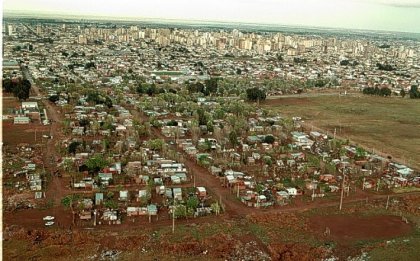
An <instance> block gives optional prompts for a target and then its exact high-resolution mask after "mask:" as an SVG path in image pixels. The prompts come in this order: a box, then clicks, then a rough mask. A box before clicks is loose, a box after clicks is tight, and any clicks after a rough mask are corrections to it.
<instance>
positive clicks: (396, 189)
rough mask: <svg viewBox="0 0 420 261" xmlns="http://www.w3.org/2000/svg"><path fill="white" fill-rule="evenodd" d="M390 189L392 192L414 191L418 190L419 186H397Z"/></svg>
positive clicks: (419, 189)
mask: <svg viewBox="0 0 420 261" xmlns="http://www.w3.org/2000/svg"><path fill="white" fill-rule="evenodd" d="M392 191H393V192H394V193H406V192H416V191H420V188H416V187H399V188H393V189H392Z"/></svg>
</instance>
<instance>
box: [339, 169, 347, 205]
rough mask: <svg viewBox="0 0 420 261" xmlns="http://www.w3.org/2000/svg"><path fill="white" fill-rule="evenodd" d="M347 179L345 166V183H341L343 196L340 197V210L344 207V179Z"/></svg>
mask: <svg viewBox="0 0 420 261" xmlns="http://www.w3.org/2000/svg"><path fill="white" fill-rule="evenodd" d="M345 179H346V176H345V174H344V168H343V183H342V184H341V197H340V211H341V208H342V207H343V196H344V180H345Z"/></svg>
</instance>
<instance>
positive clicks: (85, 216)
mask: <svg viewBox="0 0 420 261" xmlns="http://www.w3.org/2000/svg"><path fill="white" fill-rule="evenodd" d="M79 218H80V220H91V219H92V211H91V210H81V211H80V212H79Z"/></svg>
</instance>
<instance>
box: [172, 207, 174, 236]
mask: <svg viewBox="0 0 420 261" xmlns="http://www.w3.org/2000/svg"><path fill="white" fill-rule="evenodd" d="M173 233H175V204H174V205H172V234H173Z"/></svg>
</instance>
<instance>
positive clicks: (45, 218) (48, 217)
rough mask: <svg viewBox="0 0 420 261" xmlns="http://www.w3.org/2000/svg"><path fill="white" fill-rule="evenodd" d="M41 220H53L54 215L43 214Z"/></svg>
mask: <svg viewBox="0 0 420 261" xmlns="http://www.w3.org/2000/svg"><path fill="white" fill-rule="evenodd" d="M42 220H44V221H52V220H54V217H53V216H45V217H43V218H42Z"/></svg>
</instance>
